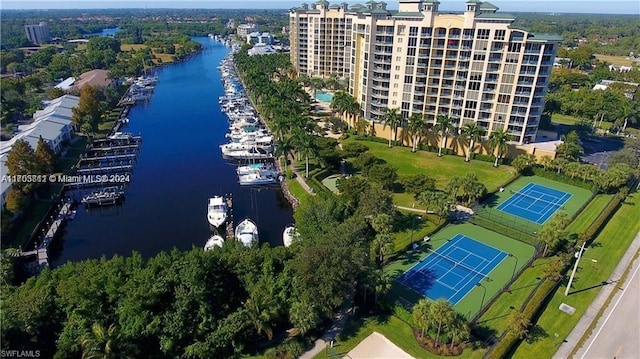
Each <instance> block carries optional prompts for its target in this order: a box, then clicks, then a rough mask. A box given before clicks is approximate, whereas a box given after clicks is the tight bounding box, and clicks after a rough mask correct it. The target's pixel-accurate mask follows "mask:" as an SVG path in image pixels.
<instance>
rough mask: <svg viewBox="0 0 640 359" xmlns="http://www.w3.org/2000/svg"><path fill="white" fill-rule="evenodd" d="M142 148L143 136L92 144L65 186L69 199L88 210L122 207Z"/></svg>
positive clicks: (117, 134)
mask: <svg viewBox="0 0 640 359" xmlns="http://www.w3.org/2000/svg"><path fill="white" fill-rule="evenodd" d="M141 145H142V136H139V135H138V136H135V135H132V134H130V133H123V132H115V133H114V134H113V135H111V136H109V138H105V139H98V140H94V141H92V142H91V144H90V145H89V147H88V149H87V152H86V153H85V154H84V155H83V156H81V157H80V159H79V160H78V163H77V164H76V165H75V169H76V173H75V174H74V175H71V176H69V179H70V182H68V183H65V190H66V191H68V192H69V193H68V195H69V196H71V197H72V198H74V199H75V200H77V201H80V202H82V203H83V204H85V205H87V206H89V205H98V206H107V205H114V204H118V203H121V202H122V198H123V197H124V186H125V185H127V184H128V183H129V180H130V176H131V173H133V169H134V165H135V163H136V161H137V157H138V153H139V152H140V147H141ZM114 185H115V187H114ZM105 186H111V187H105ZM114 188H117V190H114ZM115 192H117V193H115Z"/></svg>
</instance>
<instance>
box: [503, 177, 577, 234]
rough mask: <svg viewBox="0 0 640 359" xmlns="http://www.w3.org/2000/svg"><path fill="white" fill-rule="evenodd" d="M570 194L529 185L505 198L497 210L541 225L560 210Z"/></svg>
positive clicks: (537, 185)
mask: <svg viewBox="0 0 640 359" xmlns="http://www.w3.org/2000/svg"><path fill="white" fill-rule="evenodd" d="M571 196H572V194H571V193H567V192H562V191H558V190H557V189H553V188H549V187H545V186H542V185H539V184H535V183H529V184H527V185H526V186H524V187H523V188H522V189H521V190H520V191H518V192H514V194H513V195H512V196H511V197H509V198H507V200H506V201H504V202H502V203H501V204H500V205H499V206H498V208H497V209H498V210H500V211H503V212H506V213H509V214H512V215H514V216H517V217H520V218H524V219H526V220H529V221H531V222H534V223H537V224H543V223H544V222H546V221H547V220H548V219H549V218H550V217H551V216H553V214H554V213H556V212H557V211H558V209H560V207H562V206H563V205H564V204H565V203H567V201H568V200H569V198H571Z"/></svg>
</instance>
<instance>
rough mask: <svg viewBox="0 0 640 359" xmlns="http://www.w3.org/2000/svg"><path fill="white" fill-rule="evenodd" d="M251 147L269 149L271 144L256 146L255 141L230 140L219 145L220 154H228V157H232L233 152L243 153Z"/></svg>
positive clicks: (251, 148)
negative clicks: (238, 141) (239, 141)
mask: <svg viewBox="0 0 640 359" xmlns="http://www.w3.org/2000/svg"><path fill="white" fill-rule="evenodd" d="M253 149H261V150H264V151H270V150H271V146H269V145H267V146H258V145H256V144H255V143H237V142H230V143H225V144H224V145H220V150H221V151H222V155H223V156H229V157H232V156H233V155H234V154H237V153H245V152H248V151H251V150H253Z"/></svg>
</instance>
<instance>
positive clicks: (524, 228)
mask: <svg viewBox="0 0 640 359" xmlns="http://www.w3.org/2000/svg"><path fill="white" fill-rule="evenodd" d="M474 211H475V215H474V216H473V217H471V219H470V222H471V223H473V224H475V225H478V226H480V227H484V228H486V229H489V230H492V231H494V232H497V233H500V234H502V235H505V236H507V237H509V238H513V239H515V240H518V241H520V242H524V243H527V244H529V245H531V246H533V247H534V248H535V249H536V253H538V252H540V250H541V249H542V245H541V243H540V240H539V239H538V238H537V234H538V230H540V226H539V225H535V224H533V223H529V222H528V221H522V220H518V219H517V218H516V217H515V216H513V215H511V214H508V213H505V212H502V211H498V210H496V209H493V208H490V207H485V206H478V207H476V208H475V210H474Z"/></svg>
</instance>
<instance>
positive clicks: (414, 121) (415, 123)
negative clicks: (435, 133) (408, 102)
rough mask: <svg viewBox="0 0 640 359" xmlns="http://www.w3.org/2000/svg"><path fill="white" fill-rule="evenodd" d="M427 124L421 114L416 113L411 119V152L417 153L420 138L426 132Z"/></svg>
mask: <svg viewBox="0 0 640 359" xmlns="http://www.w3.org/2000/svg"><path fill="white" fill-rule="evenodd" d="M425 126H426V123H425V122H424V117H423V116H422V115H421V114H419V113H414V114H412V115H411V116H410V117H409V126H408V127H409V128H408V130H409V133H410V134H411V152H416V147H417V144H418V138H419V137H420V134H422V131H423V130H424V128H425Z"/></svg>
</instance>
